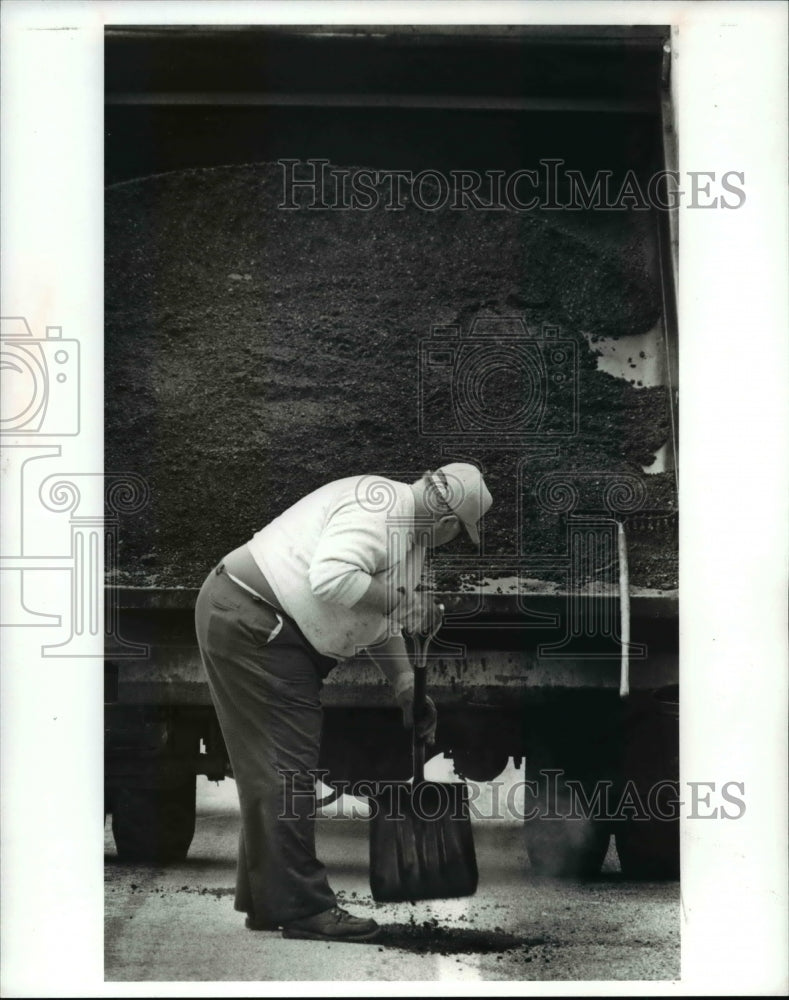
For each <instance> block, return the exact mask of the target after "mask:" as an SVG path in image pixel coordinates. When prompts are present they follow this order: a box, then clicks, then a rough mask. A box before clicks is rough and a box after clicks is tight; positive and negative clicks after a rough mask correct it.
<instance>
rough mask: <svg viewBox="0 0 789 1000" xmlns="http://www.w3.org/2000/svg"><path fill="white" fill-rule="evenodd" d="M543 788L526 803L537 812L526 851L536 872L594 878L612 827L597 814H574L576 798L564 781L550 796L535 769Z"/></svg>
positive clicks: (529, 824) (528, 832) (530, 819)
mask: <svg viewBox="0 0 789 1000" xmlns="http://www.w3.org/2000/svg"><path fill="white" fill-rule="evenodd" d="M532 775H533V778H534V779H535V780H537V782H538V788H539V791H538V793H537V795H536V796H533V797H531V798H529V799H528V800H527V802H526V803H525V805H526V808H527V810H530V812H531V813H532V814H533V817H531V816H530V815H529V812H528V811H527V813H526V815H527V817H528V818H526V820H525V824H524V828H525V835H526V850H527V853H528V855H529V864H530V865H531V869H532V871H533V872H534V873H535V874H536V875H551V876H554V877H559V878H594V877H595V876H596V875H598V874H599V873H600V867H601V865H602V864H603V860H604V858H605V856H606V853H607V851H608V843H609V841H610V839H611V828H610V825H609V824H608V822H607V821H605V820H604V819H598V818H596V817H594V816H590V817H589V818H584V817H583V816H571V815H569V814H570V813H571V811H572V799H571V796H570V792H569V790H568V788H567V786H566V785H565V784H564V781H563V780H560V781H558V782H557V784H556V786H555V791H556V795H555V796H554V795H553V794H552V795H551V796H550V797H549V795H548V792H547V787H546V784H545V782H544V781H543V780H541V778H540V777H539V772H538V771H533V772H532Z"/></svg>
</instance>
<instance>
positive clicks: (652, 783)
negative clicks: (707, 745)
mask: <svg viewBox="0 0 789 1000" xmlns="http://www.w3.org/2000/svg"><path fill="white" fill-rule="evenodd" d="M631 701H632V703H633V704H632V707H631V709H630V711H629V713H628V718H627V720H626V739H625V744H624V759H623V776H624V777H625V778H626V779H628V780H629V782H630V783H631V787H632V788H633V789H634V791H635V792H636V793H637V796H638V799H639V800H640V801H641V803H642V804H643V806H644V809H643V811H644V814H645V815H644V817H643V818H634V817H632V816H630V817H628V818H627V819H621V820H617V821H616V822H615V824H614V838H615V840H616V850H617V853H618V855H619V863H620V866H621V868H622V874H623V875H624V876H625V877H626V878H632V879H656V880H657V879H676V878H679V689H678V688H677V687H676V685H674V686H670V687H666V688H662V689H660V690H658V691H655V692H652V693H649V694H646V695H643V696H642V697H641V698H640V699H636V698H631Z"/></svg>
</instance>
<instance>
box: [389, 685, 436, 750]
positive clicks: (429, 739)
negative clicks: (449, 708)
mask: <svg viewBox="0 0 789 1000" xmlns="http://www.w3.org/2000/svg"><path fill="white" fill-rule="evenodd" d="M397 704H398V705H399V706H400V708H401V709H402V711H403V725H404V726H405V728H406V729H413V727H414V689H413V688H412V687H411V688H406V690H405V691H403V692H402V693H401V694H400V695H399V696H398V699H397ZM437 723H438V712H437V711H436V706H435V704H434V703H433V699H432V698H428V697H427V696H425V707H424V709H423V711H422V713H421V714H420V716H419V718H418V719H417V720H416V734H417V736H418V737H419V739H420V740H424V741H425V742H426V743H434V742H435V738H436V725H437Z"/></svg>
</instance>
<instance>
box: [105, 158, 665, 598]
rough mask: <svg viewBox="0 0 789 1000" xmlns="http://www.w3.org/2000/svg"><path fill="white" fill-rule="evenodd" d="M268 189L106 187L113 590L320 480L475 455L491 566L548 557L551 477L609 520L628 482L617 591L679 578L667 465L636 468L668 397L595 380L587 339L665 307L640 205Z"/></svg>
mask: <svg viewBox="0 0 789 1000" xmlns="http://www.w3.org/2000/svg"><path fill="white" fill-rule="evenodd" d="M281 200H282V177H281V170H280V168H279V167H278V166H277V165H276V164H256V165H247V166H233V167H224V168H215V169H205V170H187V171H181V172H177V173H172V174H164V175H158V176H154V177H149V178H144V179H140V180H136V181H130V182H126V183H123V184H119V185H115V186H114V187H110V188H109V189H108V190H107V194H106V206H105V225H106V273H105V286H106V311H105V358H106V361H105V365H106V470H107V471H108V472H127V471H128V472H136V473H139V474H141V475H143V476H145V477H146V478H147V480H148V482H149V484H150V488H151V503H150V506H149V507H148V509H147V510H146V511H144V512H143V513H142V514H139V515H136V516H135V517H131V516H129V517H127V518H125V519H124V520H123V522H122V524H121V548H120V556H119V564H118V566H116V567H108V570H109V572H110V580H111V581H114V582H117V583H121V584H131V585H136V586H151V587H175V586H177V587H195V586H199V584H200V583H201V581H202V579H203V577H204V575H205V573H206V572H207V571H208V569H210V567H211V566H212V565H213V564H214V563H215V562H216V561H217V560H218V559H219V558H220V557H221V556H222V555H223V554H224V553H225V552H227V551H228V550H230V549H231V548H234V547H235V546H237V545H239V544H240V543H242V542H243V541H245V540H246V539H247V538H248V537H249V536H250V535H251V534H252V533H253V532H254V531H255V530H256V529H257V528H260V527H262V526H263V525H264V524H265V523H266V522H267V521H268V520H270V519H271V518H272V517H274V516H276V515H277V514H278V513H279V512H280V511H281V510H282V509H284V507H286V506H287V505H289V504H291V503H293V502H294V501H295V500H297V499H298V498H299V497H300V496H302V495H303V494H304V493H306V492H308V491H309V490H311V489H314V488H316V487H317V486H319V485H321V484H322V483H324V482H326V481H328V480H331V479H336V478H340V477H342V476H346V475H353V474H357V473H360V472H377V473H381V474H384V475H390V476H392V477H393V478H402V479H407V478H408V477H413V478H417V477H418V476H419V475H420V473H421V472H422V471H424V470H425V469H427V468H430V467H435V466H436V465H438V464H441V463H442V462H445V461H452V460H464V459H466V460H474V461H477V462H478V463H479V464H480V465H482V467H483V468H484V470H485V473H486V476H487V478H488V480H489V483H490V488H491V491H492V493H493V495H494V497H495V498H496V501H497V502H496V506H495V509H494V510H493V512H492V513H491V515H490V517H489V518H488V519H487V523H486V531H485V546H484V554H487V555H491V556H507V557H510V556H512V558H513V560H515V559H516V558H517V559H520V560H521V564H524V563H525V564H526V565H527V566H528V563H529V557H530V555H535V556H540V557H542V556H544V555H545V554H546V553H551V552H561V551H562V546H563V538H564V536H565V534H566V518H567V510H566V509H557V507H556V505H555V504H554V505H553V506H551V502H550V498H548V500H546V496H548V494H547V493H546V490H547V488H548V486H549V485H550V483H549V482H548V480H546V479H545V477H551V476H553V477H556V475H561V476H563V477H565V478H567V479H568V480H569V481H570V484H571V488H572V489H574V490H575V491H576V496H577V499H576V501H575V502H576V505H577V507H578V508H579V509H581V508H583V509H584V510H586V509H587V508H588V509H590V510H602V511H605V509H606V507H605V502H604V500H605V490H606V487H608V486H610V485H611V484H612V483H613V482H614V480H615V479H616V477H620V479H621V478H622V477H624V478H625V480H626V481H628V482H631V483H632V480H633V478H635V479H636V480H637V481H638V483H641V487H639V489H642V490H643V496H642V497H641V507H642V508H643V509H644V510H648V511H650V512H651V513H652V514H653V524H652V528H651V530H646V529H643V527H642V528H640V529H638V530H635V529H634V533H633V545H632V551H631V555H630V562H631V567H630V568H631V583H632V584H633V585H634V586H650V587H660V588H671V587H674V586H676V572H677V570H676V554H675V539H674V532H675V524H674V523H673V521H672V517H671V515H672V514H673V512H674V511H675V509H676V497H675V491H674V485H673V476H671V475H668V474H660V475H656V476H655V475H653V476H648V475H645V474H644V473H643V468H644V467H647V466H649V464H650V463H651V462H652V461H653V459H654V456H655V453H656V451H657V450H658V449H659V448H660V447H661V445H663V444H664V442H665V441H666V440H667V438H668V434H669V411H668V400H667V394H666V391H665V390H664V389H663V388H660V387H653V388H643V387H639V386H638V385H636V384H632V383H630V382H628V381H627V380H624V379H620V378H615V377H613V376H611V375H609V374H607V373H605V372H602V371H599V370H598V368H597V356H596V352H595V348H594V341H595V338H599V337H621V336H624V335H628V334H638V333H644V332H646V331H648V330H650V329H651V328H652V327H653V326H654V324H655V323H656V321H657V320H658V318H659V295H658V283H657V278H656V270H655V263H654V246H653V242H654V241H653V240H652V237H651V235H650V228H649V227H650V226H651V225H652V220H651V219H650V217H649V213H638V212H624V213H621V212H620V213H603V212H592V213H568V212H560V213H549V212H543V213H541V214H540V213H524V214H520V215H519V214H516V213H514V212H510V211H495V212H494V211H490V212H484V211H465V212H463V211H452V210H451V209H446V210H441V211H438V212H428V211H424V210H422V209H419V208H417V207H415V206H413V205H407V207H406V208H405V210H404V211H387V210H385V209H384V208H383V207H381V208H379V209H376V210H375V211H372V212H363V211H328V210H319V211H316V210H308V209H306V208H303V209H300V210H289V211H288V210H282V209H280V208H278V205H279V204H280V202H281ZM520 321H522V322H524V323H525V325H526V328H527V330H526V333H523V332H521V333H520V334H517V331H516V334H513V332H512V331H513V329H514V328H515V327H513V324H515V326H517V323H518V322H520ZM497 322H498V325H496V324H497ZM508 324H509V325H508ZM447 326H455V327H457V328H458V334H459V338H460V340H461V341H462V343H463V344H464V346H463V348H462V350H461V351H460V352H455V354H454V355H452V353H451V350H448V348H447V336H448V334H447V331H446V330H444V331H438V332H435V328H436V327H447ZM555 328H558V333H557V332H556V329H555ZM431 333H432V340H431V343H432V346H433V347H434V348H436V350H437V352H438V354H437V355H436V351H432V353H431V350H430V344H426V343H425V341H426V339H427V338H431ZM513 341H515V342H516V347H515V348H513ZM517 345H520V346H519V347H518V346H517ZM450 346H451V345H450ZM513 350H514V351H515V354H512V355H511V356H512V357H513V358H515V360H514V361H513V363H512V365H508V364H507V363H506V359H507V357H508V355H507V352H508V351H509V352H513ZM518 351H520V352H521V353H520V354H518ZM447 358H449V360H447ZM519 358H520V359H521V360H518V359H519ZM524 358H525V360H523V359H524ZM502 359H504V360H503V361H502ZM475 366H476V367H475ZM559 506H560V507H561V504H560V505H559ZM484 554H483V557H482V561H483V563H484ZM543 563H544V560H543ZM552 572H553V571H551V570H550V569H544V568H543V569H542V570H541V571H540V573H542V574H544V575H545V576H546V577H550V576H551V575H552ZM491 573H492V575H496V573H504V570H503V569H502V568H501V567H500V568H499V569H498V570H496V571H495V572H494V571H491ZM540 573H538V572H537V571H535V572H534V573H533V574H531V575H533V576H539V575H540ZM561 574H562V571H561V568H559V569H557V570H556V571H555V573H554V574H553V576H554V578H555V579H560V578H561ZM506 575H511V573H510V572H507V574H506ZM446 582H447V585H453V586H455V585H460V584H462V580H459V579H455V580H448V581H446Z"/></svg>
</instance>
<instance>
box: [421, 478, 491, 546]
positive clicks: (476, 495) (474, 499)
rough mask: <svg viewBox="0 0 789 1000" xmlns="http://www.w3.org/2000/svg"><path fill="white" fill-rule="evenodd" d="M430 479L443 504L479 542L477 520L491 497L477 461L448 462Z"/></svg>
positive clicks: (487, 507)
mask: <svg viewBox="0 0 789 1000" xmlns="http://www.w3.org/2000/svg"><path fill="white" fill-rule="evenodd" d="M433 483H434V485H435V487H436V489H437V490H438V493H439V495H440V496H441V498H442V499H443V500H444V501H445V503H446V505H447V506H448V507H449V509H450V510H451V511H452V513H453V514H454V515H455V517H457V519H458V520H459V521H460V523H461V524H462V525H463V527H464V528H465V529H466V532H467V533H468V536H469V538H470V539H471V541H472V542H474V544H475V545H479V531H478V530H477V523H478V522H479V520H480V518H482V517H484V516H485V514H486V513H487V512H488V511H489V510H490V508H491V505H492V504H493V497H492V496H491V495H490V491H489V490H488V488H487V486H486V485H485V480H484V479H483V478H482V473H481V472H480V471H479V469H478V468H477V467H476V465H469V464H467V463H466V462H450V464H449V465H442V466H441V468H440V469H436V471H435V472H434V473H433Z"/></svg>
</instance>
